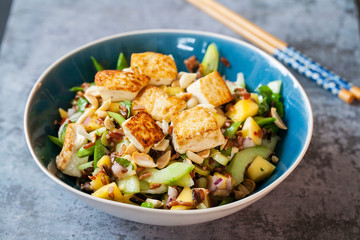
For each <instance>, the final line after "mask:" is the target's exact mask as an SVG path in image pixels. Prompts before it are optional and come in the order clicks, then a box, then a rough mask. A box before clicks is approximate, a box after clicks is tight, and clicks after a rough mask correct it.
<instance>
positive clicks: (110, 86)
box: [95, 70, 150, 102]
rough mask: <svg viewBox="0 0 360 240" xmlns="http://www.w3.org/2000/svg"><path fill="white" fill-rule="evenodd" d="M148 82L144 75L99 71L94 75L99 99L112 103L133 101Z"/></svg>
mask: <svg viewBox="0 0 360 240" xmlns="http://www.w3.org/2000/svg"><path fill="white" fill-rule="evenodd" d="M149 81H150V78H149V77H148V76H146V75H143V74H137V73H133V72H124V71H118V70H104V71H99V72H97V73H96V75H95V84H96V86H97V87H98V90H99V93H100V95H101V97H102V98H103V99H104V100H108V99H110V100H111V101H112V102H119V101H121V100H129V101H131V100H133V99H134V98H135V97H136V95H137V94H138V93H139V92H140V90H141V89H142V88H143V87H145V86H146V85H147V84H148V83H149Z"/></svg>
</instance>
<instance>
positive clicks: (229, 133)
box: [224, 121, 242, 139]
mask: <svg viewBox="0 0 360 240" xmlns="http://www.w3.org/2000/svg"><path fill="white" fill-rule="evenodd" d="M241 123H242V121H239V122H236V123H235V122H234V123H233V124H231V126H230V127H228V128H227V129H225V132H224V136H225V137H229V138H230V139H232V138H233V137H234V136H235V133H236V131H237V130H238V129H239V127H240V125H241Z"/></svg>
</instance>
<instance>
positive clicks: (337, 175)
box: [0, 0, 360, 239]
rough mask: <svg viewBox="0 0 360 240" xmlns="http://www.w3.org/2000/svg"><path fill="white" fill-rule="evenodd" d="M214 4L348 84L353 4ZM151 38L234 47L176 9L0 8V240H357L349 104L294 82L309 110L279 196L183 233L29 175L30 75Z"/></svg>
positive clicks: (141, 5)
mask: <svg viewBox="0 0 360 240" xmlns="http://www.w3.org/2000/svg"><path fill="white" fill-rule="evenodd" d="M219 2H221V3H222V4H224V5H225V6H227V7H229V8H231V9H232V10H233V11H235V12H237V13H239V14H241V15H242V16H244V17H246V18H247V19H249V20H250V21H252V22H254V23H255V24H257V25H258V26H260V27H261V28H263V29H265V30H266V31H268V32H270V33H271V34H273V35H275V36H276V37H278V38H280V39H282V40H284V41H285V42H287V43H289V44H290V45H292V46H294V47H295V48H296V49H298V50H300V51H301V52H302V53H304V54H306V55H308V56H310V57H312V58H313V59H315V60H316V61H318V62H320V63H322V64H323V65H325V66H327V67H328V68H330V69H331V70H332V71H334V72H336V73H338V74H340V75H341V76H343V77H344V78H345V79H349V80H350V81H351V82H353V83H355V84H356V85H358V86H359V85H360V78H359V76H360V41H359V36H360V35H359V12H358V10H359V2H360V0H356V1H353V0H304V1H297V0H273V1H263V0H242V1H234V0H219ZM159 28H175V29H191V30H201V31H209V32H216V33H220V34H225V35H228V36H232V37H235V38H240V37H239V36H238V35H237V34H236V33H234V32H233V31H231V30H230V29H228V28H227V27H225V26H224V25H222V24H221V23H219V22H217V21H216V20H214V19H213V18H211V17H209V16H208V15H206V14H205V13H203V12H201V11H200V10H198V9H197V8H195V7H193V6H192V5H190V4H188V3H187V2H186V1H183V0H153V1H147V0H133V1H124V0H102V1H88V0H77V1H73V0H52V1H43V0H13V1H11V0H1V1H0V37H1V39H2V41H1V46H0V73H1V77H0V146H1V148H0V149H1V163H2V165H1V167H0V176H1V179H0V206H2V211H1V213H0V239H81V238H85V239H200V238H201V239H205V238H208V239H243V238H244V239H359V236H360V217H359V216H360V161H359V157H360V120H359V119H360V104H359V102H354V103H353V104H352V105H348V104H346V103H344V102H342V101H340V100H339V99H337V98H336V97H333V96H332V95H331V94H330V93H328V92H326V91H324V90H323V89H321V88H319V87H317V86H316V84H315V83H313V82H312V81H310V80H308V79H306V78H304V77H303V76H301V75H299V74H297V73H295V72H293V73H294V75H295V77H296V78H298V80H299V82H300V83H301V84H302V86H303V87H304V89H305V91H306V92H307V94H308V96H309V99H310V101H311V105H312V108H313V112H314V134H313V138H312V142H311V144H310V147H309V150H308V152H307V154H306V155H305V157H304V159H303V160H302V162H301V163H300V164H299V166H298V167H297V168H296V169H295V170H294V172H293V173H292V174H291V175H290V176H289V177H288V178H287V179H286V180H285V181H284V182H283V183H282V184H280V186H279V187H277V188H276V189H275V190H274V191H272V192H271V193H270V194H269V195H267V196H266V197H264V198H263V199H261V200H259V201H258V202H256V203H255V204H253V205H251V206H250V207H248V208H246V209H244V210H242V211H240V212H238V213H236V214H233V215H231V216H228V217H226V218H223V219H220V220H216V221H213V222H209V223H204V224H199V225H195V226H186V227H159V226H151V225H145V224H139V223H133V222H129V221H126V220H122V219H119V218H116V217H113V216H110V215H107V214H105V213H102V212H100V211H98V210H96V209H93V208H91V207H88V206H86V205H85V204H83V203H82V202H80V201H78V200H77V199H76V198H75V197H73V196H72V195H70V194H69V193H68V192H66V191H65V190H64V189H62V188H60V187H59V186H57V185H56V184H55V183H53V182H52V181H51V180H50V179H49V178H48V177H47V176H45V174H43V173H42V172H41V170H40V169H39V168H38V167H37V165H36V164H35V162H34V161H33V160H32V157H31V155H30V152H29V151H28V149H27V146H26V142H25V138H24V133H23V112H24V108H25V103H26V99H27V97H28V94H29V93H30V90H31V88H32V86H33V84H34V83H35V81H36V80H37V78H38V77H39V76H40V74H41V73H42V72H43V71H44V70H45V69H46V68H47V67H48V66H49V65H50V64H52V63H53V62H54V61H55V60H57V59H58V58H59V57H61V56H63V55H65V54H66V53H68V52H69V51H71V50H73V49H75V48H77V47H80V46H81V45H83V44H86V43H89V42H91V41H93V40H96V39H99V38H102V37H105V36H109V35H113V34H117V33H122V32H126V31H134V30H140V29H159ZM240 39H241V38H240Z"/></svg>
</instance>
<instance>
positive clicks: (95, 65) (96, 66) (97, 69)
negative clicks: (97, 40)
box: [90, 56, 104, 72]
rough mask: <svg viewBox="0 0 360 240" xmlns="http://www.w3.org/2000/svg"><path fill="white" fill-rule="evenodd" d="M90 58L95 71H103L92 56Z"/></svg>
mask: <svg viewBox="0 0 360 240" xmlns="http://www.w3.org/2000/svg"><path fill="white" fill-rule="evenodd" d="M90 58H91V60H92V62H93V64H94V67H95V69H96V71H98V72H99V71H102V70H104V67H103V66H102V65H101V64H100V63H98V61H97V60H96V59H95V58H94V57H93V56H91V57H90Z"/></svg>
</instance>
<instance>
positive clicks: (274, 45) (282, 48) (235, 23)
mask: <svg viewBox="0 0 360 240" xmlns="http://www.w3.org/2000/svg"><path fill="white" fill-rule="evenodd" d="M186 1H188V2H189V3H191V4H193V5H194V6H196V7H198V8H199V9H201V10H202V11H204V12H206V13H207V14H209V15H210V16H212V17H213V18H215V19H216V20H218V21H220V22H221V23H223V24H224V25H226V26H228V27H229V28H231V29H232V30H234V31H235V32H237V33H238V34H240V35H241V36H242V37H244V38H245V39H247V40H248V41H249V42H251V43H253V44H255V45H257V46H258V47H260V48H261V49H263V50H264V51H266V52H267V53H269V54H271V55H272V56H274V57H275V58H276V59H278V60H279V61H281V62H282V63H284V64H286V65H288V66H289V67H291V68H293V69H294V70H296V71H298V72H299V73H301V74H302V75H304V76H305V77H307V78H309V79H311V80H313V81H314V82H316V83H317V84H318V85H319V86H321V87H322V88H324V89H326V90H328V91H329V92H330V93H332V94H333V95H335V96H337V97H338V98H340V99H341V100H343V101H345V102H347V103H351V102H352V101H353V100H354V97H355V98H357V100H359V101H360V88H359V87H357V86H354V85H353V84H351V83H349V82H347V81H345V80H344V79H343V78H341V77H340V76H338V75H336V74H334V73H333V72H331V71H329V70H328V69H326V68H325V67H323V66H321V65H320V64H318V63H317V62H315V61H313V60H311V59H310V58H308V57H307V56H305V55H303V54H301V53H300V52H298V51H296V50H295V49H294V48H292V47H290V46H289V45H288V44H287V43H285V42H283V41H281V40H280V39H278V38H276V37H275V36H273V35H271V34H270V33H268V32H266V31H264V30H263V29H261V28H259V27H258V26H256V25H255V24H254V23H252V22H250V21H249V20H247V19H245V18H243V17H241V16H240V15H238V14H237V13H235V12H233V11H232V10H230V9H228V8H226V7H225V6H223V5H221V4H220V3H218V2H216V1H214V0H186Z"/></svg>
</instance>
